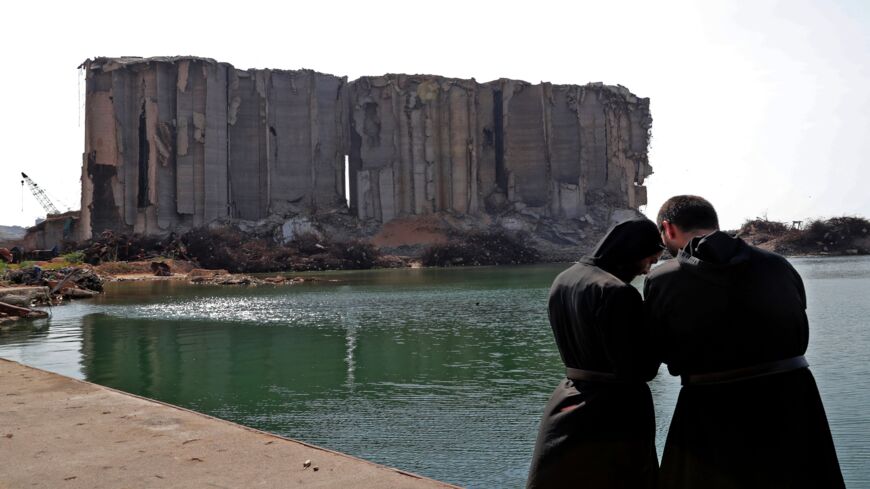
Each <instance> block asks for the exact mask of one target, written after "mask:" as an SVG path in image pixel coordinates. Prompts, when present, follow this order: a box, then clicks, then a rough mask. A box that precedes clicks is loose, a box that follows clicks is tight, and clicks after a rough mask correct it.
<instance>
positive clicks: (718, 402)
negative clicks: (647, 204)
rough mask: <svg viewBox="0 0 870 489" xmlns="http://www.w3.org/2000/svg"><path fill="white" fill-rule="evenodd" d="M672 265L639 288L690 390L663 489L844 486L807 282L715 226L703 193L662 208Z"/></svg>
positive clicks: (659, 338) (662, 346)
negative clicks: (811, 346)
mask: <svg viewBox="0 0 870 489" xmlns="http://www.w3.org/2000/svg"><path fill="white" fill-rule="evenodd" d="M658 224H659V227H660V229H661V232H662V237H663V239H664V242H665V244H666V245H667V247H668V249H669V250H670V251H671V253H672V254H673V255H674V256H676V258H675V259H674V260H670V261H668V262H667V263H665V264H663V265H661V266H659V267H658V268H656V269H655V270H653V271H652V272H651V273H650V274H649V276H648V277H647V279H646V283H645V285H644V299H645V301H646V305H647V311H648V317H649V320H650V323H651V324H652V327H653V328H654V330H655V336H656V344H657V349H658V350H659V352H660V354H661V359H662V361H664V362H665V363H666V364H667V366H668V370H669V371H670V373H671V374H672V375H679V376H681V377H682V384H683V387H682V389H681V390H680V396H679V399H678V401H677V406H676V409H675V411H674V416H673V420H672V421H671V426H670V431H669V433H668V438H667V442H666V444H665V449H664V453H663V454H662V464H661V469H660V479H659V482H660V486H659V487H660V488H665V489H671V488H675V489H676V488H681V489H682V488H686V489H688V488H692V489H695V488H704V489H752V488H759V489H761V488H764V489H771V488H790V489H795V488H818V489H820V488H825V489H835V488H842V487H845V486H844V484H843V478H842V475H841V474H840V467H839V463H838V461H837V454H836V452H835V450H834V443H833V440H832V439H831V432H830V429H829V427H828V421H827V418H826V416H825V410H824V408H823V406H822V401H821V398H820V397H819V392H818V389H817V387H816V383H815V380H814V379H813V375H812V374H811V373H810V370H809V368H808V367H807V363H806V360H805V359H804V357H803V355H804V352H805V351H806V349H807V342H808V339H809V328H808V322H807V316H806V313H805V309H806V295H805V293H804V287H803V282H802V281H801V278H800V276H799V275H798V273H797V272H796V271H795V269H794V268H793V267H792V266H791V264H789V262H788V261H786V260H785V259H784V258H783V257H781V256H779V255H776V254H774V253H769V252H766V251H763V250H760V249H758V248H755V247H752V246H749V245H748V244H746V243H745V242H743V241H742V240H741V239H739V238H734V237H731V236H729V235H727V234H725V233H723V232H721V231H719V230H718V229H719V223H718V218H717V216H716V211H715V210H714V209H713V206H712V205H710V203H709V202H707V201H706V200H704V199H703V198H701V197H696V196H687V195H683V196H677V197H673V198H671V199H669V200H668V201H667V202H665V204H664V205H663V206H662V208H661V210H660V211H659V215H658Z"/></svg>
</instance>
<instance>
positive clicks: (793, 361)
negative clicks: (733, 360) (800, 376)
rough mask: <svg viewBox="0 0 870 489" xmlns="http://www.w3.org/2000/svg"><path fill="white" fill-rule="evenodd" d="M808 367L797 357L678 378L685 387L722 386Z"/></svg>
mask: <svg viewBox="0 0 870 489" xmlns="http://www.w3.org/2000/svg"><path fill="white" fill-rule="evenodd" d="M809 366H810V364H809V363H808V362H807V359H806V358H805V357H804V356H803V355H800V356H797V357H791V358H786V359H784V360H776V361H774V362H767V363H760V364H758V365H752V366H749V367H741V368H735V369H733V370H723V371H721V372H710V373H705V374H685V375H681V376H680V378H681V379H682V382H681V383H682V385H685V386H689V385H708V384H723V383H726V382H738V381H741V380H747V379H754V378H756V377H764V376H766V375H773V374H780V373H783V372H789V371H791V370H797V369H799V368H806V367H809Z"/></svg>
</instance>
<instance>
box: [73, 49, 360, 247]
mask: <svg viewBox="0 0 870 489" xmlns="http://www.w3.org/2000/svg"><path fill="white" fill-rule="evenodd" d="M83 67H84V68H85V69H86V77H87V88H86V123H85V126H86V129H85V154H84V165H83V171H82V225H81V229H82V235H81V237H82V238H84V239H87V238H90V237H91V236H92V235H94V234H98V233H100V232H102V231H103V230H106V229H108V230H112V231H115V232H136V233H142V234H168V233H169V232H172V231H184V230H188V229H191V228H194V227H198V226H202V225H205V224H208V223H209V222H212V221H214V220H216V219H222V218H239V219H246V220H259V219H262V218H265V217H266V216H268V215H269V214H270V213H272V212H276V211H277V209H282V208H285V207H286V205H287V204H288V203H292V204H296V205H299V206H301V207H303V208H305V207H307V208H314V207H316V206H318V205H320V206H325V207H328V206H332V205H335V204H336V203H337V202H344V154H345V153H346V152H345V150H344V148H345V146H346V144H345V134H346V131H345V129H344V127H345V124H344V119H343V117H344V113H345V105H346V104H345V103H344V101H343V99H342V98H341V97H342V95H343V91H344V86H345V85H346V80H345V79H344V78H338V77H335V76H331V75H324V74H321V73H315V72H313V71H309V70H301V71H272V70H248V71H242V70H237V69H235V68H233V67H232V66H230V65H229V64H226V63H218V62H216V61H214V60H211V59H205V58H192V57H184V58H147V59H142V58H112V59H108V58H98V59H95V60H88V61H86V62H85V63H84V64H83Z"/></svg>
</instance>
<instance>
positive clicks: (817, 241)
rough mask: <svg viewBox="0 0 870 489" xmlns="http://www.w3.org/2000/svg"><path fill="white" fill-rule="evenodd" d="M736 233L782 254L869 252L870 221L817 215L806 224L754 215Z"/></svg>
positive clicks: (757, 244) (858, 218) (754, 243)
mask: <svg viewBox="0 0 870 489" xmlns="http://www.w3.org/2000/svg"><path fill="white" fill-rule="evenodd" d="M736 234H737V236H739V237H741V238H743V240H744V241H746V242H747V243H750V244H752V245H755V246H758V247H759V248H762V249H766V250H769V251H773V252H776V253H779V254H782V255H789V256H802V255H822V256H824V255H868V254H870V221H868V220H867V219H864V218H862V217H834V218H830V219H818V220H813V221H810V222H809V223H807V224H805V225H803V224H802V223H801V224H797V223H795V224H786V223H782V222H777V221H769V220H766V219H754V220H750V221H746V222H745V223H744V224H743V226H741V228H740V229H739V230H738V231H736Z"/></svg>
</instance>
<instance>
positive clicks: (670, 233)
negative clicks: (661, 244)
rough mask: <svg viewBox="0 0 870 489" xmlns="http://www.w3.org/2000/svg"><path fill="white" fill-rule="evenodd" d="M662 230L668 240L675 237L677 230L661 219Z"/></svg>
mask: <svg viewBox="0 0 870 489" xmlns="http://www.w3.org/2000/svg"><path fill="white" fill-rule="evenodd" d="M662 230H663V231H664V233H665V237H666V238H668V239H670V240H674V239H676V238H677V230H676V228H675V227H674V225H673V224H671V223H670V222H669V221H662Z"/></svg>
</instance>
